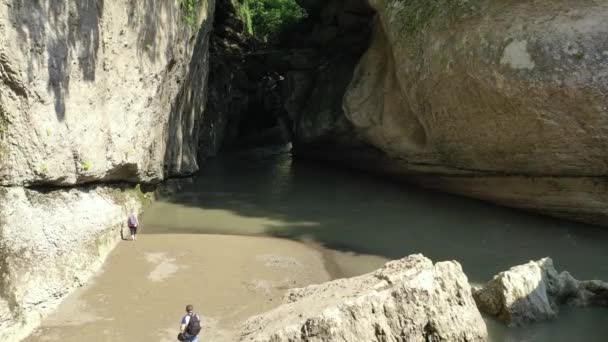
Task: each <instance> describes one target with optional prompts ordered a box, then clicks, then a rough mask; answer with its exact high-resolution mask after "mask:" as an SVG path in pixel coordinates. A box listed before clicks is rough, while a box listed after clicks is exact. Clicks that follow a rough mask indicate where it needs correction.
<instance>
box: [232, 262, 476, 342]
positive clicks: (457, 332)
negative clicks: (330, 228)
mask: <svg viewBox="0 0 608 342" xmlns="http://www.w3.org/2000/svg"><path fill="white" fill-rule="evenodd" d="M285 300H286V303H285V304H283V305H282V306H280V307H278V308H276V309H274V310H272V311H270V312H268V313H265V314H262V315H260V316H256V317H253V318H251V319H250V320H248V321H247V322H246V323H245V325H244V328H243V332H242V334H241V338H240V341H256V342H263V341H267V342H270V341H273V342H280V341H291V342H294V341H395V342H396V341H485V339H486V337H487V331H486V325H485V322H484V321H483V319H482V318H481V315H480V313H479V311H478V310H477V308H476V307H475V302H474V301H473V298H472V296H471V288H470V286H469V284H468V281H467V277H466V276H465V275H464V273H463V272H462V269H461V267H460V265H459V264H458V263H456V262H453V261H450V262H439V263H436V264H435V265H433V263H432V261H431V260H429V259H427V258H425V257H423V256H422V255H411V256H409V257H406V258H404V259H401V260H396V261H391V262H389V263H387V264H386V265H385V266H384V267H383V268H381V269H379V270H377V271H375V272H373V273H369V274H366V275H363V276H359V277H354V278H348V279H339V280H335V281H331V282H328V283H324V284H320V285H311V286H308V287H305V288H301V289H292V290H290V291H288V293H287V294H286V295H285Z"/></svg>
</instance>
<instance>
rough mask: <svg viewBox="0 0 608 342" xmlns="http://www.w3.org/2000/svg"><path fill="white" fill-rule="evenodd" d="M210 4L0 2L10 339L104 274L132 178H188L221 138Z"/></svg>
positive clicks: (0, 292)
mask: <svg viewBox="0 0 608 342" xmlns="http://www.w3.org/2000/svg"><path fill="white" fill-rule="evenodd" d="M213 11H214V1H213V0H201V1H198V6H197V7H196V8H186V7H184V6H183V2H182V1H178V0H169V1H167V0H144V1H102V0H63V1H25V0H0V340H2V341H15V340H19V339H20V338H23V337H25V336H27V334H28V333H29V332H30V331H31V329H33V328H34V327H35V326H36V325H37V324H38V323H39V322H40V320H41V319H42V318H44V316H45V315H46V314H47V313H49V312H50V311H51V310H52V309H53V308H54V307H55V306H56V305H57V304H58V303H59V302H60V300H61V299H62V298H64V297H65V296H66V295H67V294H69V293H70V292H71V291H72V290H73V289H74V288H75V287H77V286H80V285H82V284H84V283H85V282H86V281H87V279H88V278H89V277H90V276H91V275H92V274H93V273H94V272H95V271H96V270H97V269H99V267H100V266H101V264H102V262H103V260H104V258H105V256H106V255H107V253H108V252H109V251H110V250H111V249H112V247H113V246H114V245H115V244H116V243H117V241H119V239H120V236H121V235H120V228H121V227H122V226H124V225H125V215H126V212H127V209H132V210H137V211H139V210H140V208H141V203H142V201H143V200H144V197H142V193H141V192H140V191H139V190H138V189H139V188H137V190H136V189H135V188H134V187H135V185H134V184H133V183H155V182H159V181H161V180H163V179H165V178H167V177H170V176H176V175H185V174H190V173H192V172H194V171H196V170H197V169H198V165H197V154H198V150H199V149H201V150H204V151H203V152H202V153H201V154H202V155H212V154H213V153H214V149H216V148H217V146H219V144H218V143H216V142H215V141H214V139H216V138H217V139H220V137H221V136H222V135H221V134H219V133H218V134H214V133H215V132H214V130H217V129H220V130H221V129H222V127H221V125H216V121H217V120H218V119H217V117H211V116H210V117H208V118H207V117H204V116H203V112H204V109H205V105H206V96H207V94H206V84H207V75H208V71H209V32H210V31H211V27H212V21H213V20H212V19H213ZM200 132H204V133H205V142H206V144H201V146H199V138H200V135H201V134H200ZM124 182H130V183H129V184H131V185H126V183H124ZM86 184H89V185H86Z"/></svg>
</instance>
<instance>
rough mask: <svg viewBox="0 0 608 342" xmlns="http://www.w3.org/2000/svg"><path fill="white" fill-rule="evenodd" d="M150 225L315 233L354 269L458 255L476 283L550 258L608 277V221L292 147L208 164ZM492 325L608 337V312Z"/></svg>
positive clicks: (561, 266) (548, 334) (174, 229)
mask: <svg viewBox="0 0 608 342" xmlns="http://www.w3.org/2000/svg"><path fill="white" fill-rule="evenodd" d="M143 224H144V227H145V233H156V234H162V233H164V232H167V227H171V229H170V232H171V233H189V234H192V233H216V234H238V235H269V236H275V237H284V238H288V239H295V240H304V241H311V242H314V243H316V244H318V245H320V246H322V247H324V248H325V249H327V250H338V251H341V252H347V253H342V254H341V255H342V256H343V257H342V258H341V261H340V263H339V265H338V266H337V268H338V270H337V274H342V275H349V276H350V275H353V274H357V273H364V272H368V271H369V270H370V263H369V262H364V261H362V260H363V259H361V258H358V257H357V256H358V255H375V256H378V257H381V258H379V259H378V260H383V258H388V259H394V258H400V257H403V256H405V255H408V254H412V253H423V254H424V255H426V256H428V257H430V258H431V259H433V260H434V261H441V260H452V259H454V260H457V261H459V262H460V263H461V264H462V265H463V268H464V270H465V273H466V274H467V275H468V277H469V279H470V280H471V281H472V282H485V281H487V280H489V279H490V278H491V276H492V275H494V274H495V273H497V272H499V271H502V270H505V269H508V268H509V267H511V266H513V265H517V264H521V263H525V262H527V261H529V260H532V259H539V258H542V257H545V256H550V257H552V258H553V260H554V262H555V265H556V268H557V269H558V270H560V271H561V270H568V271H570V273H572V274H573V275H574V276H575V277H576V278H578V279H592V278H594V279H604V280H608V248H607V247H606V245H607V243H608V229H602V228H597V227H591V226H586V225H582V224H576V223H571V222H564V221H558V220H553V219H549V218H545V217H540V216H537V215H532V214H526V213H522V212H519V211H515V210H510V209H506V208H500V207H496V206H493V205H489V204H485V203H482V202H479V201H474V200H468V199H464V198H461V197H456V196H450V195H446V194H440V193H435V192H430V191H425V190H421V189H419V188H416V187H408V186H404V185H396V184H394V183H391V182H387V181H383V180H382V179H379V178H375V177H371V176H367V175H363V174H359V173H355V172H350V171H348V170H341V169H334V168H329V167H323V166H320V165H317V164H313V163H308V162H300V161H294V160H292V159H291V157H290V155H288V154H283V155H279V156H275V157H265V158H260V157H259V156H240V157H236V156H233V157H230V158H225V159H223V160H217V161H212V162H209V163H208V164H207V165H205V167H204V170H203V171H202V172H201V173H200V174H199V175H197V176H196V177H195V178H194V179H193V180H192V181H191V182H190V183H187V184H185V185H184V186H183V188H182V190H181V191H179V192H178V193H177V194H176V195H173V196H170V197H169V198H167V199H165V200H161V201H159V202H156V203H155V204H154V205H153V206H152V208H150V209H149V210H148V211H147V212H146V214H145V216H144V218H143ZM235 253H238V251H235ZM344 256H346V257H344ZM365 260H368V259H365ZM489 326H490V328H491V331H492V335H493V340H495V341H608V310H606V309H571V308H563V310H562V313H561V314H560V316H559V318H558V319H557V320H555V321H552V322H550V323H541V324H536V325H533V326H531V327H528V328H524V329H507V328H504V327H502V326H501V325H499V324H496V323H494V322H491V321H490V322H489Z"/></svg>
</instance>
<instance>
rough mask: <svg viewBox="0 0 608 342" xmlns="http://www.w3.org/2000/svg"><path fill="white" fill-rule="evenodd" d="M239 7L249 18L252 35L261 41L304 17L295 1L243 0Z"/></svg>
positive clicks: (304, 14) (301, 9)
mask: <svg viewBox="0 0 608 342" xmlns="http://www.w3.org/2000/svg"><path fill="white" fill-rule="evenodd" d="M241 6H242V8H243V10H244V11H247V12H248V16H249V18H251V19H250V20H251V27H252V31H253V32H252V33H253V34H254V35H255V36H256V37H257V38H258V39H260V40H262V41H268V39H269V38H271V37H272V36H274V35H276V34H277V33H279V32H280V31H282V30H284V29H286V28H287V27H289V26H290V25H292V24H294V23H296V22H298V21H299V20H301V19H303V18H305V17H306V11H304V9H303V8H302V7H300V6H299V5H298V4H297V3H296V1H295V0H243V1H241Z"/></svg>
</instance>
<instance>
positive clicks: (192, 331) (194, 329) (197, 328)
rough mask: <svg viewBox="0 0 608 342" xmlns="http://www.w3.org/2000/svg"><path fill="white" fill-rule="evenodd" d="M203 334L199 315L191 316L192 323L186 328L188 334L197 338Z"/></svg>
mask: <svg viewBox="0 0 608 342" xmlns="http://www.w3.org/2000/svg"><path fill="white" fill-rule="evenodd" d="M200 332H201V320H200V319H199V317H198V315H197V314H193V315H192V316H190V322H188V326H187V327H186V333H188V335H190V336H196V335H198V334H199V333H200Z"/></svg>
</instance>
